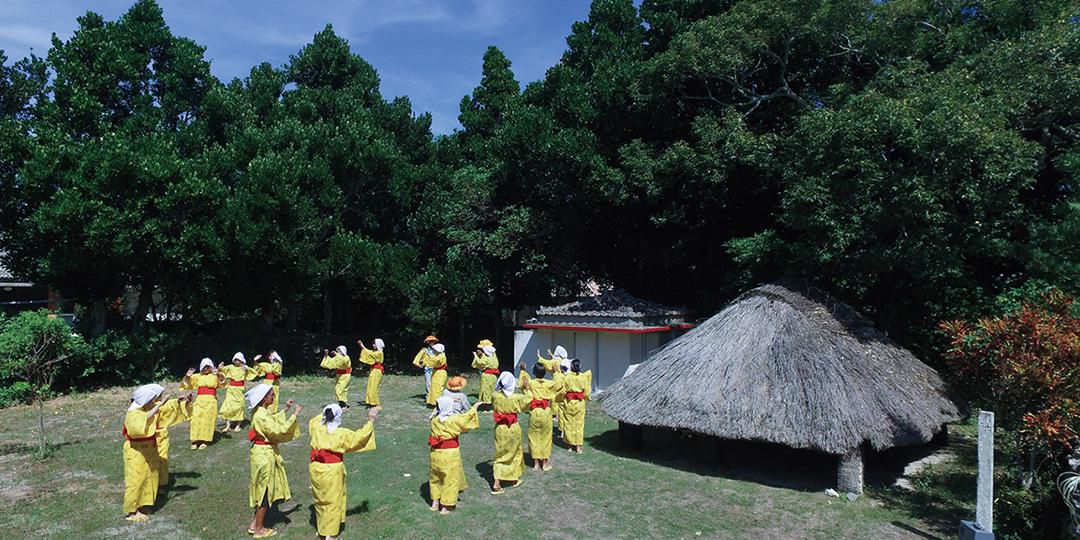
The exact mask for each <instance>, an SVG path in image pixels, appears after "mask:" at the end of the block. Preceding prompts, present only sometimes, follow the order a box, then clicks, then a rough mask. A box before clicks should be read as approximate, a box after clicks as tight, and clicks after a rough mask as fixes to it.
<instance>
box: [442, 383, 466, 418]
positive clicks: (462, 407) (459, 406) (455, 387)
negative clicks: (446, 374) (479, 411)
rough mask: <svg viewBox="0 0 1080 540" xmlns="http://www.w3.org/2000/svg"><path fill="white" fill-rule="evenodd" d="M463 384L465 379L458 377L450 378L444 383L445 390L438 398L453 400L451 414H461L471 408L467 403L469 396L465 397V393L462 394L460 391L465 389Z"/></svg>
mask: <svg viewBox="0 0 1080 540" xmlns="http://www.w3.org/2000/svg"><path fill="white" fill-rule="evenodd" d="M465 383H466V381H465V377H462V376H460V375H455V376H453V377H450V379H448V380H447V381H446V390H443V393H442V396H440V397H449V398H453V400H454V403H455V405H454V409H453V410H452V411H451V414H461V413H463V412H465V411H467V410H469V408H470V407H472V405H471V404H470V403H469V396H466V395H465V392H462V390H464V389H465Z"/></svg>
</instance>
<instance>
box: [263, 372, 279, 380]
mask: <svg viewBox="0 0 1080 540" xmlns="http://www.w3.org/2000/svg"><path fill="white" fill-rule="evenodd" d="M279 378H280V377H278V374H277V373H267V374H266V380H268V381H276V380H278V379H279Z"/></svg>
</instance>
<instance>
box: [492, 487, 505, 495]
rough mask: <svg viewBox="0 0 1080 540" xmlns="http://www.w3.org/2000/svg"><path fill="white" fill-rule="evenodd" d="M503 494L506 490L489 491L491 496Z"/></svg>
mask: <svg viewBox="0 0 1080 540" xmlns="http://www.w3.org/2000/svg"><path fill="white" fill-rule="evenodd" d="M503 493H506V490H505V489H503V488H499V489H492V490H491V494H492V495H502V494H503Z"/></svg>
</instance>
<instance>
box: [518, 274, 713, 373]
mask: <svg viewBox="0 0 1080 540" xmlns="http://www.w3.org/2000/svg"><path fill="white" fill-rule="evenodd" d="M686 316H687V312H686V310H684V309H680V308H673V307H669V306H664V305H661V304H657V303H654V302H648V301H645V300H641V299H639V298H635V297H633V296H631V295H630V294H628V293H626V292H625V291H623V290H620V289H615V290H612V291H607V292H604V293H602V294H599V295H597V296H593V297H589V298H582V299H579V300H577V301H575V302H570V303H568V304H563V305H560V306H541V307H540V308H539V309H538V310H536V316H535V317H533V318H531V319H529V320H528V322H526V324H524V325H522V326H521V329H519V330H515V331H514V365H515V366H517V365H518V364H519V363H520V362H525V364H526V365H528V366H530V367H531V366H532V364H533V363H534V362H536V355H537V352H538V351H539V353H540V354H543V355H544V356H548V351H549V350H554V349H555V346H556V345H562V346H563V347H566V350H567V352H568V353H569V355H570V357H571V358H577V359H578V360H580V361H581V370H582V371H585V370H592V372H593V390H594V391H600V390H603V389H605V388H607V387H608V386H611V384H612V383H614V382H615V381H617V380H619V379H620V378H622V376H623V374H624V373H626V370H627V368H629V367H630V366H631V365H635V364H639V363H641V362H642V361H644V360H645V359H646V358H648V357H649V356H651V355H652V353H653V352H655V351H656V350H657V349H659V348H660V347H661V346H662V345H664V344H665V343H667V342H669V341H671V340H672V339H674V338H676V337H678V336H680V335H682V334H683V333H684V332H686V331H687V330H689V329H690V328H693V325H692V324H687V323H686Z"/></svg>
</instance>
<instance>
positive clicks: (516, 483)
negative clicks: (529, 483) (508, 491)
mask: <svg viewBox="0 0 1080 540" xmlns="http://www.w3.org/2000/svg"><path fill="white" fill-rule="evenodd" d="M524 483H525V480H520V479H519V480H518V481H517V482H514V485H512V486H510V487H512V488H516V487H518V486H520V485H521V484H524Z"/></svg>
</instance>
